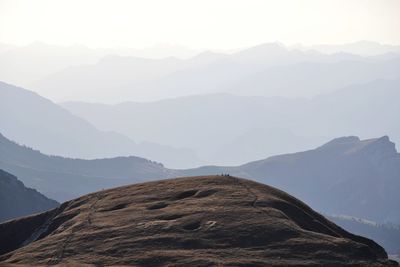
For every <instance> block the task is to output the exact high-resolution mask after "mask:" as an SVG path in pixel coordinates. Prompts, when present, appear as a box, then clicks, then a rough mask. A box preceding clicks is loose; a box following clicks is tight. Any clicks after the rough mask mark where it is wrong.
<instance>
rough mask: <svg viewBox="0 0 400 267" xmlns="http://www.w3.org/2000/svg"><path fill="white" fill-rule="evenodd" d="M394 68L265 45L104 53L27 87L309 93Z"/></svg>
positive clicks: (110, 95)
mask: <svg viewBox="0 0 400 267" xmlns="http://www.w3.org/2000/svg"><path fill="white" fill-rule="evenodd" d="M138 66H140V67H138ZM399 67H400V56H399V55H396V54H393V55H391V56H390V55H385V56H374V57H368V58H365V57H360V56H356V55H352V54H346V53H337V54H329V55H327V54H322V53H319V52H316V51H300V50H292V49H288V48H286V47H284V46H283V45H280V44H276V43H271V44H263V45H259V46H255V47H251V48H248V49H245V50H242V51H239V52H237V53H233V54H218V53H201V54H200V55H198V56H196V57H193V58H190V59H186V60H182V59H176V58H164V59H143V58H135V57H120V56H107V57H105V58H103V59H102V60H100V61H99V62H98V63H97V64H91V65H82V66H75V67H70V68H66V69H64V70H61V71H58V72H55V73H53V74H51V75H49V76H48V77H46V78H44V79H42V80H40V81H38V82H36V83H34V84H32V88H34V89H35V90H37V91H38V92H40V93H41V94H43V95H45V96H46V97H50V98H51V99H55V100H57V101H65V100H74V99H75V100H79V99H80V100H86V101H91V102H93V101H97V102H107V103H110V102H111V103H112V102H114V103H115V102H121V101H125V100H126V99H128V100H136V101H137V100H140V101H141V100H156V99H163V98H171V97H180V96H187V95H192V94H206V93H220V92H230V93H241V94H244V95H263V96H315V95H316V94H320V93H324V92H332V91H334V90H337V89H339V88H341V87H344V86H348V85H350V84H353V83H365V82H369V81H373V80H375V79H394V78H399V77H400V74H399V73H398V71H397V70H398V69H399ZM54 88H57V93H55V91H54ZM94 92H95V94H94Z"/></svg>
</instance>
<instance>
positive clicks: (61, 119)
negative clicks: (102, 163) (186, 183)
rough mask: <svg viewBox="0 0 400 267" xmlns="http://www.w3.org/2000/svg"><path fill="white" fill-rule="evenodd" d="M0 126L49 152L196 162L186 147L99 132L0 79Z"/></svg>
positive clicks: (177, 164) (4, 131) (178, 164)
mask: <svg viewBox="0 0 400 267" xmlns="http://www.w3.org/2000/svg"><path fill="white" fill-rule="evenodd" d="M0 129H1V132H2V134H4V135H6V136H7V137H9V138H11V139H12V140H15V141H17V142H18V143H21V144H24V145H27V146H29V147H34V148H37V149H40V150H41V151H43V152H44V153H47V154H50V155H62V156H67V157H72V158H88V159H90V158H103V157H116V156H124V155H137V156H142V157H146V158H151V159H153V160H156V161H160V162H163V163H164V164H167V165H168V166H172V167H182V166H188V165H190V166H192V164H193V163H194V162H197V163H199V162H200V161H199V160H198V159H197V157H196V155H195V153H194V152H193V151H190V150H189V149H177V148H173V147H169V146H164V145H159V144H156V143H149V142H141V143H135V142H134V141H133V140H131V139H130V138H128V137H126V136H124V135H122V134H118V133H115V132H110V131H107V132H106V131H99V130H98V129H96V128H95V127H94V126H93V125H92V124H90V123H88V122H86V121H85V120H83V119H81V118H79V117H77V116H74V115H72V114H71V113H70V112H68V111H67V110H65V109H63V108H61V107H60V106H58V105H56V104H54V103H53V102H51V101H50V100H48V99H45V98H43V97H41V96H39V95H38V94H36V93H33V92H31V91H28V90H25V89H23V88H20V87H16V86H12V85H9V84H6V83H3V82H0Z"/></svg>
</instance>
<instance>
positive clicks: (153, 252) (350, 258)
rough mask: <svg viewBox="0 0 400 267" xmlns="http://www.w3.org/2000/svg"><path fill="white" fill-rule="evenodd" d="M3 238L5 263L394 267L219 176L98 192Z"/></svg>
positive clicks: (314, 220) (376, 249)
mask: <svg viewBox="0 0 400 267" xmlns="http://www.w3.org/2000/svg"><path fill="white" fill-rule="evenodd" d="M20 229H24V231H21V230H20ZM0 239H1V240H2V241H4V242H2V243H1V245H0V254H4V253H6V254H4V255H2V256H0V261H3V263H4V264H6V263H14V264H16V263H18V264H31V265H47V264H68V265H81V264H98V263H99V262H101V264H105V265H135V266H136V265H137V266H166V265H174V266H214V265H221V264H222V265H224V266H238V265H240V266H289V265H290V266H316V265H319V266H321V265H324V266H371V267H375V266H376V267H378V266H398V265H397V264H396V263H395V262H390V261H389V260H388V258H387V254H386V252H385V251H384V249H383V248H382V247H380V246H379V245H377V244H376V243H375V242H373V241H372V240H369V239H366V238H364V237H360V236H356V235H353V234H351V233H348V232H346V231H344V230H343V229H341V228H340V227H338V226H336V225H335V224H333V223H332V222H330V221H328V220H327V219H325V218H324V217H323V216H321V215H319V214H318V213H316V212H315V211H313V210H312V209H311V208H309V207H308V206H307V205H305V204H304V203H302V202H301V201H299V200H297V199H295V198H294V197H292V196H290V195H288V194H286V193H284V192H283V191H280V190H277V189H275V188H273V187H270V186H267V185H263V184H259V183H255V182H253V181H248V180H244V179H240V178H235V177H221V176H210V177H190V178H180V179H171V180H164V181H157V182H151V183H144V184H136V185H131V186H125V187H120V188H115V189H111V190H105V191H99V192H97V193H93V194H90V195H86V196H83V197H81V198H78V199H75V200H72V201H70V202H66V203H64V204H62V205H61V206H60V207H59V208H57V209H54V210H52V211H50V212H47V213H42V214H39V215H36V216H31V217H26V218H23V219H20V220H16V221H11V222H8V223H5V224H1V225H0ZM7 252H8V253H7ZM310 259H312V260H311V261H310Z"/></svg>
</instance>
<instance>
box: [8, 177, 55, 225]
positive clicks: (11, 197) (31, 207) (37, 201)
mask: <svg viewBox="0 0 400 267" xmlns="http://www.w3.org/2000/svg"><path fill="white" fill-rule="evenodd" d="M57 206H58V203H57V202H56V201H54V200H51V199H48V198H47V197H45V196H44V195H42V194H40V193H39V192H38V191H36V190H34V189H31V188H27V187H25V185H24V184H23V183H22V182H21V181H19V180H18V179H17V177H15V176H13V175H11V174H9V173H8V172H5V171H3V170H1V169H0V222H3V221H6V220H9V219H14V218H17V217H21V216H26V215H29V214H33V213H38V212H43V211H46V210H50V209H53V208H55V207H57Z"/></svg>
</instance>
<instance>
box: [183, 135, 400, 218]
mask: <svg viewBox="0 0 400 267" xmlns="http://www.w3.org/2000/svg"><path fill="white" fill-rule="evenodd" d="M215 173H230V174H232V175H238V176H241V177H246V178H251V179H255V180H257V181H260V182H262V183H267V184H270V185H272V186H275V187H278V188H280V189H282V190H285V191H286V192H288V193H290V194H293V195H294V196H296V197H298V198H300V199H302V200H303V201H305V202H306V203H308V204H310V205H311V206H312V207H313V208H314V209H316V210H318V211H320V212H323V213H325V214H342V215H343V214H344V215H351V216H354V217H358V218H364V219H368V220H372V221H376V222H381V223H382V222H392V223H399V222H400V212H399V209H398V203H400V195H399V188H400V180H399V178H400V154H399V153H398V152H397V151H396V147H395V144H394V143H392V142H391V141H390V140H389V138H388V137H387V136H383V137H381V138H374V139H367V140H360V139H359V138H358V137H355V136H349V137H342V138H337V139H334V140H332V141H330V142H328V143H326V144H324V145H322V146H320V147H318V148H316V149H312V150H309V151H304V152H298V153H293V154H285V155H278V156H274V157H270V158H267V159H264V160H260V161H254V162H250V163H247V164H244V165H241V166H237V167H216V166H206V167H202V168H198V169H193V170H186V171H183V173H182V175H204V174H215Z"/></svg>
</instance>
